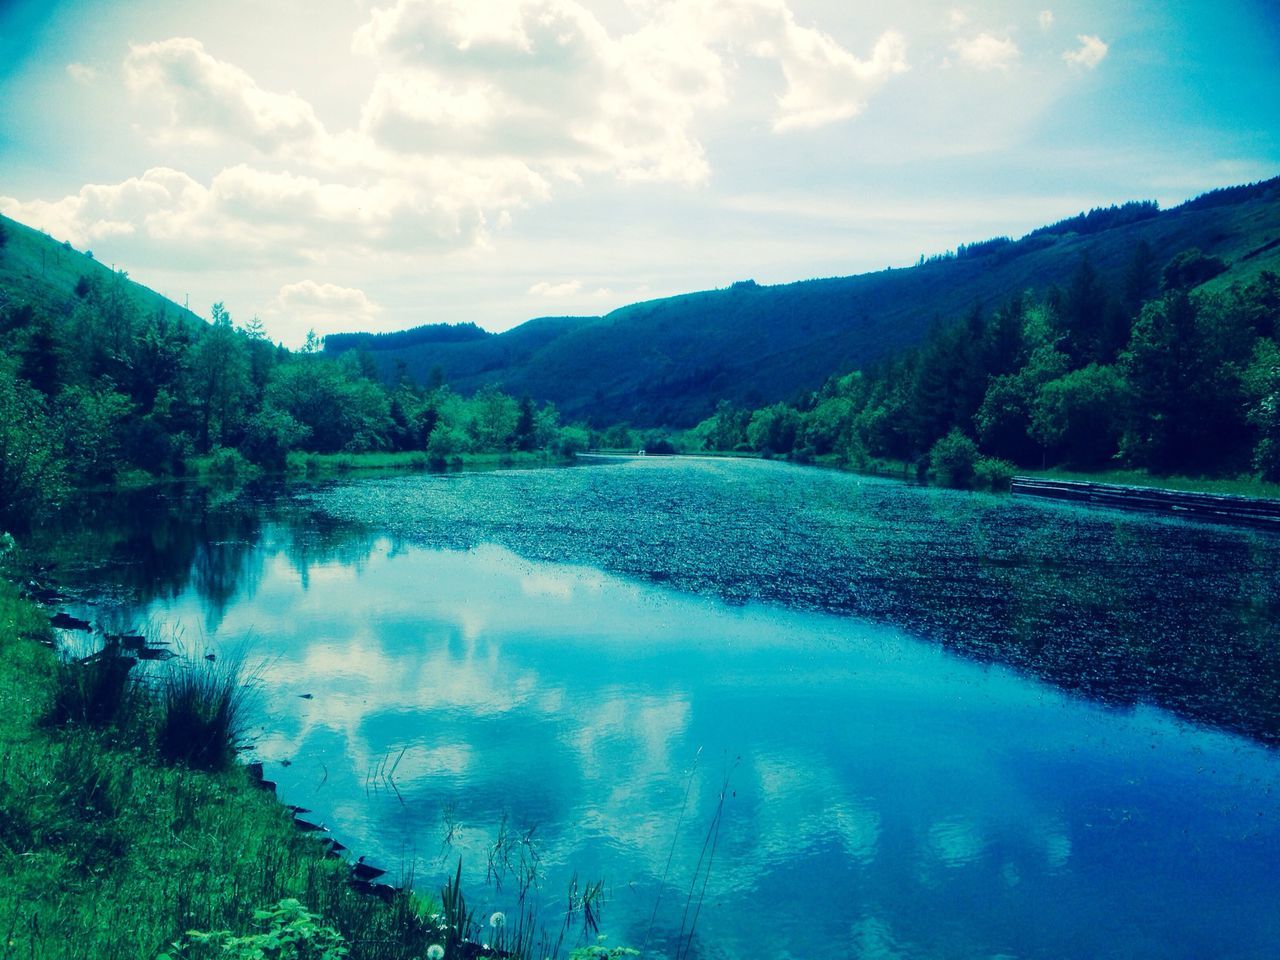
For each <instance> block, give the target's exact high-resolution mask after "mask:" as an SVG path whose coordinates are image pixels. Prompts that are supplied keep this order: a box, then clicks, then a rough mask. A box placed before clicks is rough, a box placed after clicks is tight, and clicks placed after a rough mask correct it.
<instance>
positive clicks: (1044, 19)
mask: <svg viewBox="0 0 1280 960" xmlns="http://www.w3.org/2000/svg"><path fill="white" fill-rule="evenodd" d="M1039 19H1040V29H1041V30H1048V29H1049V28H1050V27H1052V26H1053V11H1052V10H1041V11H1040V18H1039Z"/></svg>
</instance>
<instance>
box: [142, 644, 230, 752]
mask: <svg viewBox="0 0 1280 960" xmlns="http://www.w3.org/2000/svg"><path fill="white" fill-rule="evenodd" d="M253 682H254V677H253V676H252V675H249V674H246V673H245V667H244V658H243V656H240V655H233V656H230V657H223V658H219V659H218V660H216V661H209V660H196V661H188V660H186V659H185V658H183V659H180V660H175V661H173V665H171V666H170V668H169V670H168V672H167V673H165V674H164V675H163V676H162V677H160V680H159V684H158V687H157V690H156V709H157V712H158V716H157V719H156V750H157V752H158V753H159V755H160V758H161V759H162V760H163V761H165V762H166V763H170V764H175V765H177V764H180V765H182V766H185V767H188V768H190V769H192V770H226V769H227V768H229V767H230V766H231V765H232V763H234V762H235V757H236V753H237V751H238V750H239V748H240V747H241V746H243V745H244V742H245V733H246V730H247V724H248V709H247V707H248V697H249V693H250V691H251V689H252V687H253Z"/></svg>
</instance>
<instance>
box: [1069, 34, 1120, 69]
mask: <svg viewBox="0 0 1280 960" xmlns="http://www.w3.org/2000/svg"><path fill="white" fill-rule="evenodd" d="M1076 39H1077V40H1079V41H1080V46H1079V47H1078V48H1077V49H1075V50H1068V51H1066V52H1065V53H1063V55H1062V59H1063V60H1065V61H1067V63H1069V64H1071V65H1072V66H1074V67H1084V68H1085V69H1088V70H1092V69H1093V68H1094V67H1096V66H1097V65H1098V64H1100V63H1101V62H1102V61H1103V58H1105V57H1106V55H1107V50H1109V49H1110V48H1109V47H1108V46H1107V44H1106V43H1104V42H1103V41H1102V38H1101V37H1096V36H1092V35H1088V34H1083V33H1082V34H1080V35H1079V36H1077V37H1076Z"/></svg>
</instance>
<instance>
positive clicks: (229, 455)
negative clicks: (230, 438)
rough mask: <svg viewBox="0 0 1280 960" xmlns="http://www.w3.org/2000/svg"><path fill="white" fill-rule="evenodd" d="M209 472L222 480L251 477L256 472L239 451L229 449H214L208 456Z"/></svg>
mask: <svg viewBox="0 0 1280 960" xmlns="http://www.w3.org/2000/svg"><path fill="white" fill-rule="evenodd" d="M209 472H210V473H212V474H213V475H214V476H217V477H221V478H222V479H224V480H234V479H236V478H241V479H243V478H245V477H251V476H253V475H254V474H255V473H257V470H255V469H254V467H253V464H251V463H250V462H249V461H248V460H246V459H245V458H244V457H243V456H242V455H241V453H240V451H239V450H235V449H233V448H231V447H214V448H213V452H212V453H210V454H209Z"/></svg>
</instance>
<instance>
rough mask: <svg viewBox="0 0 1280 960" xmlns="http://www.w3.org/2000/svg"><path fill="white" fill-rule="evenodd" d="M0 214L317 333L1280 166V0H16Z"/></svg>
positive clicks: (784, 259)
mask: <svg viewBox="0 0 1280 960" xmlns="http://www.w3.org/2000/svg"><path fill="white" fill-rule="evenodd" d="M0 104H3V110H0V212H3V213H4V214H6V215H8V216H11V217H14V218H15V219H18V220H20V221H22V222H24V223H28V224H30V225H32V226H35V227H38V228H40V229H42V230H45V231H46V232H48V233H49V234H51V235H52V236H54V237H56V238H57V239H59V240H69V241H71V243H72V244H74V245H76V246H77V247H80V248H82V249H83V248H87V249H91V250H93V251H94V254H95V256H96V257H97V258H98V259H99V260H100V261H102V262H104V263H107V264H112V265H115V266H116V267H117V268H119V269H124V270H127V271H128V272H129V275H130V276H131V277H133V278H134V279H135V280H138V281H140V282H142V283H144V284H147V285H148V286H151V287H154V288H155V289H157V290H159V291H161V292H162V293H165V294H167V295H168V296H169V297H171V298H173V299H175V300H177V301H179V302H183V300H184V299H185V300H189V302H190V305H191V308H192V309H194V310H196V311H197V312H198V313H201V314H203V315H206V316H207V315H208V314H209V308H210V306H211V305H212V304H213V303H214V302H221V303H223V304H225V307H226V309H227V310H229V311H230V313H231V315H232V317H233V318H234V319H235V320H236V321H237V322H240V323H244V322H247V321H248V320H249V319H250V318H251V317H253V316H257V317H259V318H260V319H261V320H262V322H263V324H264V325H265V327H266V329H267V331H268V333H269V334H270V335H271V336H272V337H273V338H274V339H276V340H280V341H282V342H284V343H286V344H288V345H290V346H295V345H298V344H300V343H301V342H302V341H303V339H304V338H305V336H306V334H307V331H308V330H315V331H316V332H317V333H319V334H321V335H323V334H325V333H331V332H335V331H350V330H371V331H388V330H398V329H404V328H407V327H412V326H417V325H419V324H424V323H439V322H448V323H458V322H465V321H472V322H475V323H478V324H480V325H481V326H483V327H485V328H487V329H490V330H502V329H507V328H509V327H512V326H514V325H516V324H518V323H521V322H523V321H524V320H527V319H529V318H531V317H536V316H548V315H597V314H602V313H605V312H607V311H609V310H611V309H614V308H616V307H619V306H622V305H624V304H626V303H631V302H635V301H637V300H645V299H650V298H653V297H659V296H667V295H670V294H676V293H683V292H688V291H691V290H700V289H711V288H715V287H724V286H728V285H729V284H730V283H733V282H734V281H737V280H742V279H748V278H751V279H755V280H757V281H758V282H760V283H782V282H788V281H792V280H802V279H807V278H810V277H821V276H843V275H848V274H854V273H860V272H865V271H868V270H880V269H883V268H885V267H887V266H907V265H910V264H912V263H914V262H916V260H917V259H918V258H919V257H920V255H922V254H925V255H930V254H934V253H938V252H941V251H944V250H948V249H952V248H954V247H955V246H956V245H958V244H960V243H968V242H973V241H976V240H983V239H986V238H989V237H992V236H999V235H1010V236H1015V237H1016V236H1020V235H1021V234H1023V233H1025V232H1026V231H1028V230H1030V229H1032V228H1034V227H1036V226H1039V225H1041V224H1043V223H1046V222H1051V221H1053V220H1057V219H1061V218H1063V217H1065V216H1070V215H1073V214H1075V213H1078V212H1080V211H1082V210H1086V209H1089V208H1091V207H1095V206H1105V205H1107V204H1111V203H1122V202H1124V201H1126V200H1134V199H1154V200H1157V201H1159V202H1160V203H1161V205H1162V206H1172V205H1174V204H1177V203H1179V202H1181V201H1183V200H1186V199H1188V198H1190V197H1192V196H1195V195H1197V194H1199V193H1202V192H1204V191H1206V190H1209V189H1213V188H1215V187H1220V186H1226V185H1231V184H1236V183H1244V182H1251V181H1255V180H1259V179H1265V178H1269V177H1272V176H1275V175H1277V174H1280V2H1277V0H1214V2H1208V0H1194V2H1193V0H1134V2H1125V3H1116V2H1114V0H1096V2H1095V0H1073V2H1056V3H1055V2H1054V0H1036V2H1031V3H1027V2H1015V0H1006V2H990V3H969V4H964V3H960V4H953V3H935V2H926V0H898V2H896V3H893V4H887V3H873V2H858V0H221V2H219V3H216V4H210V3H190V2H182V0H0Z"/></svg>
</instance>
